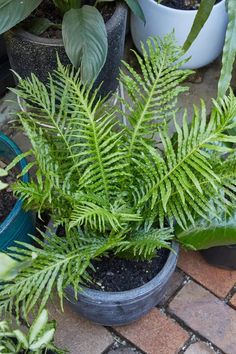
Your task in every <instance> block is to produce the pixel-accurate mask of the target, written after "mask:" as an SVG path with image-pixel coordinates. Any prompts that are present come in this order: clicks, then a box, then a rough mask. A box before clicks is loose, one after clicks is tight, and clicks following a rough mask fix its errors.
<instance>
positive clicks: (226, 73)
mask: <svg viewBox="0 0 236 354" xmlns="http://www.w3.org/2000/svg"><path fill="white" fill-rule="evenodd" d="M214 4H215V0H202V1H201V4H200V7H199V10H198V12H197V15H196V17H195V20H194V23H193V26H192V28H191V31H190V33H189V35H188V38H187V39H186V41H185V43H184V45H183V49H184V51H187V50H188V49H189V48H190V46H191V45H192V43H193V42H194V40H195V38H196V37H197V36H198V34H199V33H200V31H201V29H202V28H203V26H204V24H205V22H206V21H207V19H208V17H209V16H210V14H211V11H212V10H213V6H214ZM226 11H227V13H228V25H227V30H226V35H225V43H224V48H223V56H222V68H221V74H220V79H219V82H218V97H223V96H224V95H225V93H226V92H227V90H228V89H229V86H230V82H231V78H232V70H233V64H234V62H235V55H236V41H235V37H236V7H235V0H227V1H226ZM216 40H217V39H216Z"/></svg>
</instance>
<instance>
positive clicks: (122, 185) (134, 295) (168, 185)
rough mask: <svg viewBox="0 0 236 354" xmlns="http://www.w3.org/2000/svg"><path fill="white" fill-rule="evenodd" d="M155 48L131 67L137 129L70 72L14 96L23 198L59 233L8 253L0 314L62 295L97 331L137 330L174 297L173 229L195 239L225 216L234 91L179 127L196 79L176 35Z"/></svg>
mask: <svg viewBox="0 0 236 354" xmlns="http://www.w3.org/2000/svg"><path fill="white" fill-rule="evenodd" d="M152 43H155V47H153V46H152ZM147 46H148V51H147V50H145V49H144V48H143V58H142V57H141V56H139V55H138V54H136V56H137V60H138V62H139V64H140V70H141V73H138V72H137V71H135V70H134V69H133V68H132V67H130V66H129V65H128V64H125V63H124V65H125V66H126V69H127V70H128V71H129V74H127V72H126V71H123V72H122V73H121V77H120V80H121V82H122V83H123V85H124V87H125V89H126V90H127V94H128V95H129V100H127V101H124V100H122V99H121V102H122V103H123V104H124V105H125V108H126V109H125V112H122V114H123V115H125V117H126V119H127V120H128V124H127V125H123V124H122V122H121V115H120V110H119V107H117V106H115V107H114V106H110V105H109V103H105V102H104V100H103V99H101V98H97V95H96V92H95V93H93V94H92V93H91V87H90V89H88V88H86V87H84V86H83V84H82V82H81V81H80V79H79V74H78V73H75V72H73V71H72V72H71V71H70V69H69V68H64V67H63V66H62V65H61V64H59V67H58V70H57V71H56V72H55V73H54V75H53V77H52V78H51V84H50V87H49V88H48V89H47V88H46V87H45V85H44V84H43V83H42V82H40V81H39V80H38V79H37V78H36V77H35V76H34V75H32V77H31V79H30V78H29V79H26V80H21V81H20V84H19V87H18V89H13V91H14V92H15V93H17V94H18V96H19V97H20V98H21V99H23V100H25V106H26V111H24V112H21V113H20V114H19V117H20V119H21V122H22V125H23V127H24V129H25V131H26V132H27V134H28V137H29V139H30V140H31V143H32V149H31V153H32V155H33V156H34V158H35V167H36V179H35V180H34V181H31V182H28V183H23V182H20V183H18V185H17V186H16V187H15V191H16V193H17V194H18V195H19V196H21V198H22V199H23V200H24V201H25V203H26V207H27V208H29V209H34V210H38V211H39V213H41V212H42V211H48V213H49V214H50V215H51V218H52V223H53V227H51V226H49V228H48V232H47V233H46V234H44V233H42V236H43V238H44V240H42V239H38V240H37V239H35V238H34V239H35V240H37V242H38V244H39V246H40V247H31V246H30V247H29V246H27V245H25V248H26V249H24V251H23V252H21V251H20V250H17V252H16V249H13V250H12V251H9V253H8V256H11V257H13V259H15V261H16V264H15V265H14V264H13V267H12V273H13V276H12V278H11V281H10V282H5V283H3V284H2V285H1V287H0V311H2V312H7V311H10V310H11V309H12V308H13V307H14V309H15V311H16V315H17V316H19V315H20V314H23V315H24V316H27V314H28V313H29V312H30V311H31V310H32V308H33V307H34V306H35V305H36V304H37V303H38V304H39V305H40V308H43V307H44V306H45V304H46V303H47V300H48V298H49V296H50V294H51V293H52V291H53V289H55V290H56V292H57V294H58V295H59V297H60V299H61V301H62V300H63V298H64V297H66V298H67V299H68V300H70V301H71V302H72V303H73V306H74V307H75V308H76V309H77V311H78V312H79V313H81V314H82V315H83V316H85V317H87V318H89V319H90V320H93V321H95V322H97V323H101V324H104V325H120V324H125V323H129V322H131V321H134V320H135V319H137V318H139V317H140V316H141V315H143V314H144V313H146V312H147V311H149V310H150V309H151V308H152V307H153V306H155V305H156V304H157V303H158V302H159V301H160V299H161V297H162V295H163V293H164V291H165V289H166V287H167V286H168V281H169V279H170V276H171V274H172V273H173V271H174V268H175V265H176V261H177V255H178V246H177V244H176V243H175V242H174V238H175V235H174V232H173V228H174V226H175V224H177V225H179V227H180V228H182V229H186V228H187V227H188V226H189V223H190V224H194V223H195V221H196V220H197V218H198V217H199V216H202V217H204V216H205V217H206V218H208V215H215V207H216V206H217V207H218V208H221V209H222V210H224V209H225V198H224V195H223V194H222V193H219V190H222V189H223V188H226V187H225V183H224V182H223V181H222V180H221V178H220V176H221V170H220V169H219V166H218V164H217V163H216V161H218V158H217V157H216V158H215V159H212V153H211V151H213V152H214V153H215V154H216V155H217V156H218V155H220V154H222V153H224V152H228V153H231V150H230V151H229V150H228V148H226V147H224V146H222V147H221V146H220V147H219V145H218V144H219V143H221V142H225V141H228V142H234V141H235V137H234V136H231V135H227V130H228V129H229V127H233V126H235V125H236V122H234V117H235V114H236V99H235V97H234V96H233V94H232V92H231V93H230V95H229V96H227V97H225V98H224V99H222V100H219V101H217V102H216V101H214V102H213V108H212V112H211V114H210V117H209V119H207V116H206V111H205V105H204V103H203V102H202V106H201V109H198V108H196V107H195V109H194V115H193V117H192V121H191V123H190V124H188V121H187V114H186V113H185V114H183V119H182V125H181V126H180V125H179V124H178V123H177V121H176V111H177V106H176V103H177V97H178V95H179V94H180V93H181V92H184V91H185V90H186V87H183V86H180V83H181V82H183V81H184V80H185V79H186V77H187V76H188V75H189V74H190V73H191V72H190V71H188V70H181V69H180V67H181V66H182V64H183V62H182V61H181V60H180V58H181V56H182V51H181V50H180V49H179V48H178V47H176V46H175V45H174V43H173V38H172V36H167V37H166V38H165V39H164V40H163V41H160V39H155V38H153V39H152V40H149V41H148V42H147ZM148 54H149V55H148ZM39 92H40V94H39ZM172 123H174V126H175V128H176V133H175V134H173V133H171V132H170V130H169V128H170V124H172ZM233 177H234V179H235V175H234V176H233ZM233 177H232V178H233ZM206 186H207V188H206ZM230 186H232V183H231V185H229V186H228V188H229V189H230V188H232V187H230ZM233 202H234V201H233V200H232V203H233ZM127 262H128V263H127ZM25 264H26V266H24V265H25ZM111 265H112V266H111ZM134 280H135V282H134ZM19 284H21V286H20V288H19Z"/></svg>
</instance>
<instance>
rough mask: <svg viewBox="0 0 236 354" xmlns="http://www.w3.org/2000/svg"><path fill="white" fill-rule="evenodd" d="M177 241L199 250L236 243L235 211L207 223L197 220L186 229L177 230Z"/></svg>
mask: <svg viewBox="0 0 236 354" xmlns="http://www.w3.org/2000/svg"><path fill="white" fill-rule="evenodd" d="M177 239H178V241H179V242H180V243H181V244H182V245H183V246H184V247H186V248H190V249H194V250H201V249H207V248H210V247H215V246H224V245H232V244H236V213H235V214H234V215H232V216H231V217H229V216H226V215H223V216H222V217H221V219H220V220H212V222H211V223H208V222H207V221H205V220H203V219H202V220H199V221H198V222H196V224H195V225H194V226H191V227H190V228H189V229H187V230H180V231H179V230H177Z"/></svg>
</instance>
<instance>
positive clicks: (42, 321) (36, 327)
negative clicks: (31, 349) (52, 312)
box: [29, 309, 48, 344]
mask: <svg viewBox="0 0 236 354" xmlns="http://www.w3.org/2000/svg"><path fill="white" fill-rule="evenodd" d="M47 321H48V312H47V310H45V309H44V310H43V311H42V312H41V313H40V314H39V316H38V317H37V318H36V319H35V321H34V322H33V324H32V326H31V328H30V332H29V343H30V344H32V343H33V341H35V340H36V338H37V336H38V335H39V334H40V332H41V331H42V329H43V328H44V327H45V326H46V324H47Z"/></svg>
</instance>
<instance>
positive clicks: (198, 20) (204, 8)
mask: <svg viewBox="0 0 236 354" xmlns="http://www.w3.org/2000/svg"><path fill="white" fill-rule="evenodd" d="M215 1H216V0H202V1H201V3H200V6H199V9H198V12H197V15H196V17H195V19H194V22H193V25H192V28H191V30H190V32H189V34H188V37H187V39H186V41H185V43H184V45H183V50H184V51H185V52H187V50H188V49H189V48H190V47H191V45H192V44H193V42H194V40H195V39H196V38H197V36H198V35H199V33H200V31H201V29H202V27H203V26H204V24H205V22H206V21H207V19H208V17H209V16H210V13H211V10H212V8H213V6H214V4H215ZM233 1H234V0H233Z"/></svg>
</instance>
